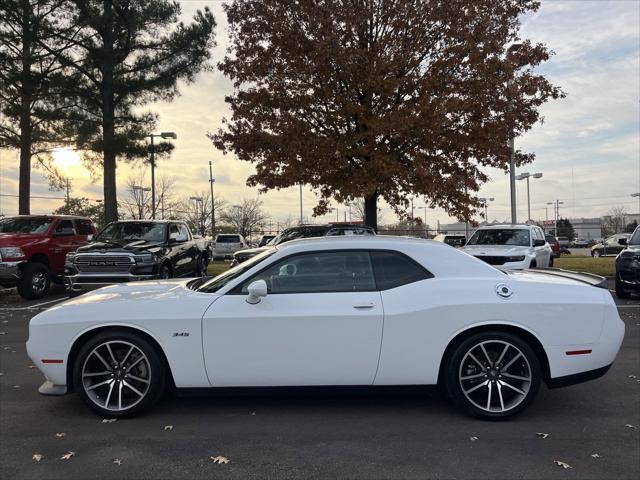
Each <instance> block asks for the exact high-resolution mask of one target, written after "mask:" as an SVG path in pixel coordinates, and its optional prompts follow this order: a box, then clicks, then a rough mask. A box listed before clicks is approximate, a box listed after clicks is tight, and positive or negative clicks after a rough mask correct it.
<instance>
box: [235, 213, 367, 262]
mask: <svg viewBox="0 0 640 480" xmlns="http://www.w3.org/2000/svg"><path fill="white" fill-rule="evenodd" d="M375 234H376V232H375V230H373V229H372V228H370V227H365V226H363V225H356V224H350V223H336V224H334V223H328V224H326V225H300V226H298V227H292V228H287V229H286V230H285V231H284V232H282V233H281V234H280V235H278V236H277V237H276V238H274V239H273V240H271V242H270V243H269V245H280V244H281V243H285V242H289V241H291V240H296V239H300V238H313V237H336V236H350V235H375ZM267 248H268V247H266V246H265V247H260V248H249V249H246V250H239V251H238V252H236V253H235V254H234V255H233V262H231V266H235V265H238V264H239V263H242V262H244V261H246V260H248V259H250V258H251V257H254V256H256V255H258V254H259V253H262V252H264V251H265V250H267Z"/></svg>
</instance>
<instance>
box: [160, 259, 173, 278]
mask: <svg viewBox="0 0 640 480" xmlns="http://www.w3.org/2000/svg"><path fill="white" fill-rule="evenodd" d="M172 277H173V274H172V272H171V267H169V265H167V264H166V263H165V264H163V265H162V266H161V267H160V274H159V278H160V279H163V280H166V279H169V278H172Z"/></svg>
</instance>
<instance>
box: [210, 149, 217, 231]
mask: <svg viewBox="0 0 640 480" xmlns="http://www.w3.org/2000/svg"><path fill="white" fill-rule="evenodd" d="M215 181H216V179H215V178H213V162H212V161H211V160H209V185H210V186H211V237H212V238H215V236H216V202H215V199H214V198H213V184H214V183H215Z"/></svg>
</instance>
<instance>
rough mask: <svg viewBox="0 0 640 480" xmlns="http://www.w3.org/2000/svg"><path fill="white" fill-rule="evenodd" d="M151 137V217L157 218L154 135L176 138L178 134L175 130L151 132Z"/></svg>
mask: <svg viewBox="0 0 640 480" xmlns="http://www.w3.org/2000/svg"><path fill="white" fill-rule="evenodd" d="M147 137H149V138H150V139H151V218H152V219H153V220H155V218H156V156H155V153H156V152H155V147H154V145H153V139H154V137H160V138H172V139H174V140H175V139H176V138H178V136H177V135H176V134H175V132H162V133H151V134H149V135H147Z"/></svg>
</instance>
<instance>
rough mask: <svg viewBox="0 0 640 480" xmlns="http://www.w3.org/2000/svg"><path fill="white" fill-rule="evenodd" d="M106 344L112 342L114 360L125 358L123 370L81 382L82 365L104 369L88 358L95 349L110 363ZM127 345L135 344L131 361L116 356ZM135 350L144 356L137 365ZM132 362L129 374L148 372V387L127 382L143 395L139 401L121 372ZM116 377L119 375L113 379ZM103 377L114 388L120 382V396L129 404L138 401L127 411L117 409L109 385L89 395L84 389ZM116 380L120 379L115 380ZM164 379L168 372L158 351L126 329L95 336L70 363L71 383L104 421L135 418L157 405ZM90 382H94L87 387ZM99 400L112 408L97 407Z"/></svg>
mask: <svg viewBox="0 0 640 480" xmlns="http://www.w3.org/2000/svg"><path fill="white" fill-rule="evenodd" d="M107 342H112V343H110V346H111V348H112V351H113V352H114V355H115V356H116V357H118V358H117V360H123V359H124V360H125V364H124V365H123V366H122V368H116V369H113V368H112V371H118V370H119V372H117V373H114V374H111V376H109V375H104V376H101V377H87V380H86V382H87V383H85V382H84V381H83V369H84V368H85V363H86V368H88V369H89V368H91V362H95V363H97V364H98V368H103V365H101V364H100V363H98V360H97V359H96V357H95V356H92V357H90V356H91V355H92V353H93V352H94V349H97V350H98V352H99V354H100V353H102V356H103V358H104V357H106V360H107V361H108V362H109V363H111V362H112V360H111V358H110V357H109V354H108V353H109V351H108V350H107V349H106V347H105V346H104V345H105V344H106V343H107ZM120 345H122V346H123V347H124V348H123V349H122V350H119V346H120ZM128 345H134V346H135V347H136V348H137V349H138V350H134V353H133V354H130V356H131V358H132V359H133V360H129V358H123V356H122V355H124V354H122V353H119V352H126V350H127V346H128ZM138 351H139V352H142V353H143V354H144V358H142V360H140V361H138V362H137V363H136V360H137V359H138V358H139V357H136V356H135V355H136V354H137V353H138ZM131 363H133V364H134V365H132V366H131V368H133V370H129V371H128V372H131V371H135V372H136V373H138V372H139V370H136V369H140V368H142V367H144V369H145V371H146V372H147V373H148V375H147V378H148V380H149V382H148V385H147V386H145V387H144V388H142V387H141V385H145V384H143V383H141V382H139V381H134V380H131V379H129V380H128V381H129V382H132V383H131V386H134V383H133V382H135V387H134V388H136V387H137V388H138V389H140V390H142V392H141V393H144V396H143V397H142V398H141V399H139V398H138V396H137V394H136V393H134V392H133V389H131V390H129V389H128V388H127V386H126V382H127V376H126V375H125V373H124V372H127V370H126V367H125V365H129V364H131ZM105 368H106V367H105ZM138 374H139V373H138ZM116 375H119V376H118V377H116ZM139 375H142V374H139ZM94 378H96V380H93V379H94ZM103 378H104V379H106V380H107V381H111V382H112V383H114V387H115V386H116V385H118V386H120V383H122V384H123V385H124V386H123V387H122V391H123V392H124V393H123V395H124V396H125V398H132V400H131V401H132V402H133V401H134V400H136V399H137V403H132V405H131V406H130V407H128V408H123V409H117V403H116V400H117V399H116V397H113V392H112V394H111V398H113V400H111V398H110V397H109V394H108V389H109V387H110V386H111V384H107V385H105V386H104V388H102V387H98V388H102V389H101V390H99V389H98V388H95V387H94V388H93V389H92V390H90V391H91V392H92V393H91V394H90V393H89V391H88V390H87V389H88V388H90V387H91V386H92V385H95V384H96V383H100V382H101V381H103V380H102V379H103ZM119 378H120V380H118V379H119ZM166 379H167V372H166V369H165V363H164V361H163V359H162V357H161V354H160V352H158V351H157V349H156V348H155V346H154V345H152V344H151V343H149V341H147V340H146V339H145V338H144V337H143V336H142V335H139V334H136V333H132V332H130V331H126V330H107V331H103V332H100V333H98V334H96V335H95V336H94V337H92V338H90V339H89V340H88V341H87V342H86V343H85V344H84V345H83V346H82V348H81V349H80V351H79V352H78V355H77V357H76V359H75V362H74V364H73V382H74V383H73V384H74V386H75V388H76V390H77V391H78V393H79V394H80V396H81V397H82V399H83V400H84V402H85V403H86V404H87V405H88V406H89V407H90V408H91V409H92V410H93V411H94V412H96V413H97V414H98V415H100V416H102V417H107V418H123V417H131V416H134V415H137V414H138V413H140V412H142V411H143V410H146V409H148V408H151V407H152V406H153V405H155V404H156V403H157V402H158V400H160V398H162V395H163V394H164V392H165V389H166ZM90 382H93V383H91V384H89V383H90ZM118 382H120V383H118ZM116 388H117V387H116ZM116 388H114V389H113V390H114V391H115V390H116ZM125 388H127V390H125ZM140 390H139V391H140ZM105 397H106V398H105ZM101 399H104V400H106V401H107V402H108V405H109V406H110V407H112V408H105V407H104V406H101V405H99V404H98V403H97V402H98V401H100V403H102V402H101Z"/></svg>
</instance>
